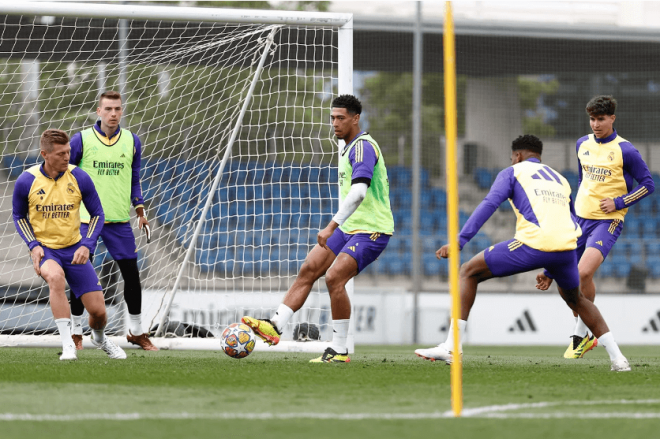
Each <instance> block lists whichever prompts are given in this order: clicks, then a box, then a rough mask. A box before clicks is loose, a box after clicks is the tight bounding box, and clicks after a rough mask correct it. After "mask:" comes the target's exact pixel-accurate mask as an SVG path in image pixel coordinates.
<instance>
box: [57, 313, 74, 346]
mask: <svg viewBox="0 0 660 439" xmlns="http://www.w3.org/2000/svg"><path fill="white" fill-rule="evenodd" d="M55 324H56V325H57V330H58V331H59V333H60V337H61V338H62V347H64V346H73V347H74V348H75V345H74V344H73V339H72V338H71V319H55Z"/></svg>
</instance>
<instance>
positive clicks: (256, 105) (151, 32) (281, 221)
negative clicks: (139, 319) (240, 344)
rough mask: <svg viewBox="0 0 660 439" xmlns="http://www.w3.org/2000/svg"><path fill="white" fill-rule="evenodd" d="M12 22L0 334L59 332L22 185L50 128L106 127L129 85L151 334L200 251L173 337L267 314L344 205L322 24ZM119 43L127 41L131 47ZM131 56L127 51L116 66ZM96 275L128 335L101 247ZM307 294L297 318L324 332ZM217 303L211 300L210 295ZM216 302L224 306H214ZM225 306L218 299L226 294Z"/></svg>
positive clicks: (7, 53) (0, 60) (333, 60)
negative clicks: (146, 230)
mask: <svg viewBox="0 0 660 439" xmlns="http://www.w3.org/2000/svg"><path fill="white" fill-rule="evenodd" d="M125 23H126V26H127V27H126V34H127V38H126V39H125V40H121V39H120V35H121V31H120V26H121V25H122V23H121V21H118V20H106V19H79V18H78V19H76V18H59V17H58V18H52V17H51V18H48V17H44V18H42V17H27V16H21V17H19V16H6V17H4V23H3V26H4V31H3V33H2V37H1V40H0V105H1V106H2V111H0V113H1V114H0V129H1V130H2V149H1V150H2V156H1V158H0V159H1V161H2V164H3V171H2V182H1V183H0V196H1V201H0V220H1V221H2V222H1V224H2V225H3V227H2V235H1V239H2V248H3V249H5V251H4V252H3V254H2V256H0V265H1V267H2V268H1V270H0V272H1V273H2V274H1V278H0V285H2V286H1V287H0V300H1V302H0V332H2V333H4V334H14V335H16V334H42V333H49V332H53V331H55V329H56V327H55V325H54V323H53V319H52V315H51V314H50V309H49V307H48V289H47V287H46V286H45V285H44V282H43V281H42V280H41V279H40V278H38V277H36V276H35V274H34V271H33V270H32V266H31V263H30V259H29V255H28V253H27V251H26V247H25V244H24V243H23V242H22V240H21V239H20V238H19V236H18V235H17V234H16V233H15V230H14V225H13V221H12V217H11V210H12V206H11V197H12V191H13V186H14V181H15V179H16V177H17V176H18V175H20V173H21V172H23V170H24V169H27V167H29V166H31V165H33V164H34V163H38V162H40V160H39V158H38V157H39V155H38V148H39V147H38V141H39V136H40V134H41V132H42V131H43V130H44V129H47V128H60V129H64V130H66V131H67V132H68V133H69V134H70V135H72V134H73V133H75V132H77V131H80V130H82V129H85V128H88V127H90V126H91V125H92V124H93V123H94V122H95V120H96V114H95V109H96V106H97V98H98V96H99V94H100V93H101V92H103V91H105V90H118V91H121V92H122V94H123V97H124V116H123V118H122V122H121V123H122V126H123V127H124V128H128V129H130V130H131V131H132V132H134V133H135V134H137V135H138V136H139V137H140V139H141V142H142V145H143V152H142V172H141V184H142V192H143V195H144V198H145V205H146V209H147V216H148V218H149V221H150V222H151V223H152V227H153V239H152V242H151V243H147V242H146V238H145V237H144V236H142V235H140V234H138V232H137V230H136V231H135V235H136V239H137V244H138V263H139V267H140V270H141V280H142V288H143V305H142V314H143V326H144V327H145V330H146V329H150V328H152V327H153V326H154V325H156V324H157V323H158V322H159V321H160V314H159V313H162V312H163V308H164V300H163V298H164V295H165V293H166V291H168V290H169V289H171V288H172V286H173V284H174V281H175V277H176V275H177V273H178V271H179V267H180V266H181V264H182V261H183V258H184V255H185V253H186V251H187V249H188V248H189V247H190V246H194V252H193V253H192V254H193V257H192V259H191V260H190V261H189V262H188V264H187V265H186V268H185V271H184V274H183V277H182V280H181V283H180V286H179V287H180V291H179V292H178V293H177V295H176V296H175V300H174V303H173V306H172V309H171V313H170V316H169V320H170V322H181V323H183V325H178V326H176V325H175V326H171V327H168V328H169V329H168V331H169V332H170V333H172V334H175V335H177V336H193V335H209V333H208V332H207V331H210V333H211V335H213V334H214V335H219V334H220V332H222V330H223V329H224V327H225V326H226V325H227V324H230V323H233V322H236V321H238V320H240V318H241V316H242V315H243V314H244V313H249V314H251V315H254V316H256V317H270V315H271V314H272V312H273V310H274V308H275V307H276V306H277V304H278V303H279V301H280V300H281V298H282V295H283V293H284V292H285V291H286V290H287V288H288V286H289V284H290V283H291V281H292V279H293V277H294V276H295V275H296V274H297V271H298V268H299V266H300V264H301V263H302V261H303V260H304V259H305V257H306V254H307V253H308V251H309V250H310V249H311V246H312V245H313V244H314V243H315V241H316V234H317V232H318V230H319V229H320V228H322V226H324V225H325V224H327V222H328V221H329V219H330V218H331V215H332V212H333V211H335V210H336V209H337V202H336V200H337V197H338V194H337V171H336V151H337V145H336V141H335V140H333V137H332V132H331V129H330V126H329V124H328V121H329V116H330V109H329V102H330V101H329V100H330V99H331V98H332V94H333V93H336V87H337V55H336V52H337V31H336V30H331V29H327V28H314V27H290V26H284V27H278V26H273V25H257V24H255V25H228V24H217V23H183V22H181V23H179V22H161V21H127V22H125ZM271 33H272V34H273V35H274V45H273V46H272V47H271V48H270V49H269V50H270V53H269V54H268V56H267V58H266V63H265V65H264V68H263V71H262V72H261V74H260V75H259V77H258V80H257V83H256V87H255V90H254V95H253V96H252V99H251V102H250V104H249V106H248V107H247V111H246V113H245V117H244V119H243V123H242V125H241V127H240V130H239V131H238V135H237V137H236V141H235V143H234V145H233V148H232V150H231V154H230V156H229V159H228V161H227V163H226V166H225V168H224V173H223V174H222V179H221V181H220V185H219V186H218V190H217V191H216V193H214V194H211V196H212V197H213V202H212V205H211V209H210V211H209V212H208V214H207V216H206V218H205V219H204V220H205V221H204V224H203V226H202V229H201V233H200V235H199V236H198V239H197V240H196V241H195V242H192V237H193V232H194V230H195V227H196V226H197V224H198V222H199V221H200V220H202V218H201V211H202V208H203V206H204V203H205V201H206V199H207V198H208V197H209V191H210V188H211V184H212V182H213V179H214V178H215V176H216V174H217V172H218V170H219V167H220V162H221V159H222V157H223V156H224V154H225V151H226V148H227V143H228V140H229V138H230V136H231V132H232V130H233V128H234V126H235V124H236V119H237V117H238V115H239V113H240V110H241V107H242V105H243V103H244V102H245V100H246V94H247V91H248V89H249V86H250V83H251V81H252V79H253V77H254V76H255V71H256V68H257V65H258V62H259V59H260V57H261V55H262V53H263V52H264V50H265V48H266V40H267V38H268V36H269V35H270V34H271ZM122 41H124V42H122ZM122 54H125V57H124V56H122ZM93 263H94V266H95V267H96V269H97V272H98V273H99V275H100V277H101V281H102V284H103V286H104V294H105V298H106V304H107V307H108V310H109V325H108V329H109V330H111V331H114V332H116V333H124V332H125V325H124V321H125V311H124V310H125V305H124V303H123V300H122V294H123V287H122V281H121V276H120V275H119V272H118V268H117V266H116V264H115V263H114V262H113V261H112V258H111V257H110V255H109V253H108V251H107V249H106V247H105V245H104V244H103V242H102V241H101V242H100V243H99V246H98V248H97V251H96V253H95V255H94V261H93ZM321 291H322V290H321V287H317V288H315V289H314V290H313V291H312V295H311V297H310V300H309V301H308V303H307V305H306V307H305V308H304V309H303V310H302V312H301V313H298V314H299V316H297V317H296V319H295V320H294V321H293V323H291V324H290V325H289V327H288V328H286V331H285V337H290V336H291V332H292V330H293V329H295V326H296V325H297V324H298V323H299V322H307V323H313V324H315V325H318V326H319V329H320V330H321V332H322V333H324V332H325V331H327V323H328V318H329V317H328V314H329V313H328V309H329V303H328V302H327V298H325V296H327V294H322V292H321ZM210 293H214V294H210ZM220 295H221V296H220ZM219 298H220V299H219Z"/></svg>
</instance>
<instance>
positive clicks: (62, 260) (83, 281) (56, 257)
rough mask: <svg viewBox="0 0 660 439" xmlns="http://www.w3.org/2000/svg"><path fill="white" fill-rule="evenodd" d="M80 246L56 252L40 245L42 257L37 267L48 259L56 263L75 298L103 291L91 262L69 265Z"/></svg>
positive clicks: (76, 245)
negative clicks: (42, 252)
mask: <svg viewBox="0 0 660 439" xmlns="http://www.w3.org/2000/svg"><path fill="white" fill-rule="evenodd" d="M80 245H81V244H80V243H77V244H74V245H72V246H71V247H65V248H60V249H57V250H55V249H52V248H48V247H45V246H43V245H42V246H41V247H42V248H43V249H44V257H43V259H42V260H41V264H40V265H39V266H42V265H44V262H46V261H47V260H48V259H52V260H53V261H55V262H57V264H58V265H59V266H60V267H62V270H63V271H64V278H65V279H66V281H67V283H68V284H69V287H70V288H71V292H73V294H75V296H76V297H77V298H80V297H81V296H82V295H83V294H85V293H90V292H92V291H103V288H101V282H99V278H98V276H97V275H96V271H94V267H93V266H92V263H91V261H89V260H88V261H87V263H86V264H81V265H73V264H72V263H71V261H72V260H73V254H74V253H75V252H76V250H78V248H79V247H80ZM90 254H91V253H90Z"/></svg>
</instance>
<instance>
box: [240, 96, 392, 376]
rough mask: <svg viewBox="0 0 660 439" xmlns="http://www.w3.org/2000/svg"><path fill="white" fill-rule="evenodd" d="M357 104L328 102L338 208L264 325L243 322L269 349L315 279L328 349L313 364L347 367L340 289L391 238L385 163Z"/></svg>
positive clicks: (346, 99)
mask: <svg viewBox="0 0 660 439" xmlns="http://www.w3.org/2000/svg"><path fill="white" fill-rule="evenodd" d="M360 113H362V104H361V103H360V101H359V100H358V99H357V98H355V97H354V96H352V95H341V96H339V97H337V98H335V99H334V100H333V101H332V112H331V120H332V127H333V128H334V131H335V135H336V136H337V138H339V139H341V140H343V141H344V142H346V146H345V147H344V148H343V149H342V151H341V156H340V158H339V185H340V191H341V198H342V202H341V204H340V206H339V210H338V211H337V214H336V215H335V216H334V217H333V219H332V221H330V223H329V224H328V225H327V227H326V228H325V229H323V230H321V231H320V232H319V234H318V237H317V240H318V245H316V246H314V248H313V249H312V251H311V252H310V253H309V255H308V256H307V258H306V259H305V262H304V263H303V265H302V267H300V272H299V273H298V277H297V278H296V280H295V282H294V283H293V285H292V286H291V288H290V289H289V291H288V292H287V294H286V296H284V300H283V301H282V304H280V306H279V308H278V309H277V312H276V313H275V314H274V315H273V317H272V318H271V319H270V320H258V319H255V318H253V317H248V316H246V317H243V319H242V321H243V323H245V324H246V325H248V326H250V327H251V328H252V329H253V330H254V332H255V333H256V334H257V335H258V336H259V337H261V338H262V339H263V340H264V341H266V342H267V343H269V344H271V345H275V344H277V343H279V341H280V335H281V334H282V331H283V330H284V328H285V326H286V324H287V322H288V321H289V319H291V317H292V316H293V313H294V312H296V311H298V310H299V309H300V308H302V306H303V304H304V303H305V300H307V297H308V296H309V292H310V290H311V289H312V286H313V285H314V282H316V281H317V280H318V279H319V278H320V277H321V276H323V275H325V282H326V284H327V286H328V293H329V294H330V306H331V308H332V326H333V337H332V344H331V346H330V347H329V348H327V349H326V350H325V352H324V353H323V355H322V356H321V357H319V358H316V359H313V360H312V362H313V363H348V362H349V361H350V358H349V357H348V348H347V341H346V339H347V337H348V325H349V321H350V317H351V302H350V300H349V297H348V294H347V293H346V289H345V286H346V283H347V282H348V281H349V280H350V279H352V278H353V277H355V276H357V274H358V273H360V272H361V271H362V270H364V269H365V267H367V266H368V265H369V264H370V263H372V262H373V261H374V260H375V259H376V258H377V257H378V256H379V255H380V254H381V253H382V251H383V250H384V249H385V247H386V246H387V243H388V242H389V240H390V236H391V235H392V233H394V220H393V218H392V210H391V208H390V196H389V183H388V179H387V169H386V168H385V160H384V159H383V156H382V155H381V152H380V148H379V147H378V144H377V143H376V141H375V140H374V139H373V138H372V137H371V136H370V135H369V134H367V133H366V132H364V131H362V130H361V129H360Z"/></svg>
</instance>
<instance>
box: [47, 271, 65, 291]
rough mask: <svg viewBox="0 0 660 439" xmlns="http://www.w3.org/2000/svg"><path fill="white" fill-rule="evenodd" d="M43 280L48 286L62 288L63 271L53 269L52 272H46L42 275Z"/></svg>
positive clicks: (63, 281)
mask: <svg viewBox="0 0 660 439" xmlns="http://www.w3.org/2000/svg"><path fill="white" fill-rule="evenodd" d="M44 280H45V281H46V283H47V284H48V286H49V287H50V288H58V289H61V288H64V287H65V285H66V279H65V277H64V272H63V271H55V272H53V273H48V274H47V275H45V276H44Z"/></svg>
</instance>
